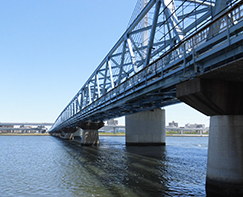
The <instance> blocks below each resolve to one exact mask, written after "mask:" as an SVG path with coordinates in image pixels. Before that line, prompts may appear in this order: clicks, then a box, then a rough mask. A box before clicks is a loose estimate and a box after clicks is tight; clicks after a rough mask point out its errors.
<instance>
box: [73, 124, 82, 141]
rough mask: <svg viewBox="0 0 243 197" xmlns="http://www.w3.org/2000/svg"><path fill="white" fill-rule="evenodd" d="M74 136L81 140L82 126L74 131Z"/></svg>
mask: <svg viewBox="0 0 243 197" xmlns="http://www.w3.org/2000/svg"><path fill="white" fill-rule="evenodd" d="M73 138H74V139H75V140H81V128H79V127H78V129H77V131H75V132H74V133H73Z"/></svg>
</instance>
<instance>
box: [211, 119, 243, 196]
mask: <svg viewBox="0 0 243 197" xmlns="http://www.w3.org/2000/svg"><path fill="white" fill-rule="evenodd" d="M206 192H207V196H213V197H214V196H243V115H217V116H212V117H211V118H210V134H209V145H208V163H207V178H206Z"/></svg>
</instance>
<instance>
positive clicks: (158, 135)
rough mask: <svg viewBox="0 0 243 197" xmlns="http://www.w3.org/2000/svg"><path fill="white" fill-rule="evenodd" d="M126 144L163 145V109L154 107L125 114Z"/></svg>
mask: <svg viewBox="0 0 243 197" xmlns="http://www.w3.org/2000/svg"><path fill="white" fill-rule="evenodd" d="M125 120H126V145H128V146H129V145H135V146H139V145H142V146H151V145H152V146H158V145H159V146H161V145H165V110H163V109H155V110H152V111H145V112H140V113H136V114H131V115H127V116H126V118H125Z"/></svg>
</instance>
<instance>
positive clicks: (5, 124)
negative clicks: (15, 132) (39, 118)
mask: <svg viewBox="0 0 243 197" xmlns="http://www.w3.org/2000/svg"><path fill="white" fill-rule="evenodd" d="M21 125H25V126H27V125H28V126H52V125H53V123H45V122H42V123H36V122H32V123H31V122H0V127H1V126H21Z"/></svg>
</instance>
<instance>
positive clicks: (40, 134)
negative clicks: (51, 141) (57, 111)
mask: <svg viewBox="0 0 243 197" xmlns="http://www.w3.org/2000/svg"><path fill="white" fill-rule="evenodd" d="M0 136H51V135H50V134H49V133H0Z"/></svg>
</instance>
